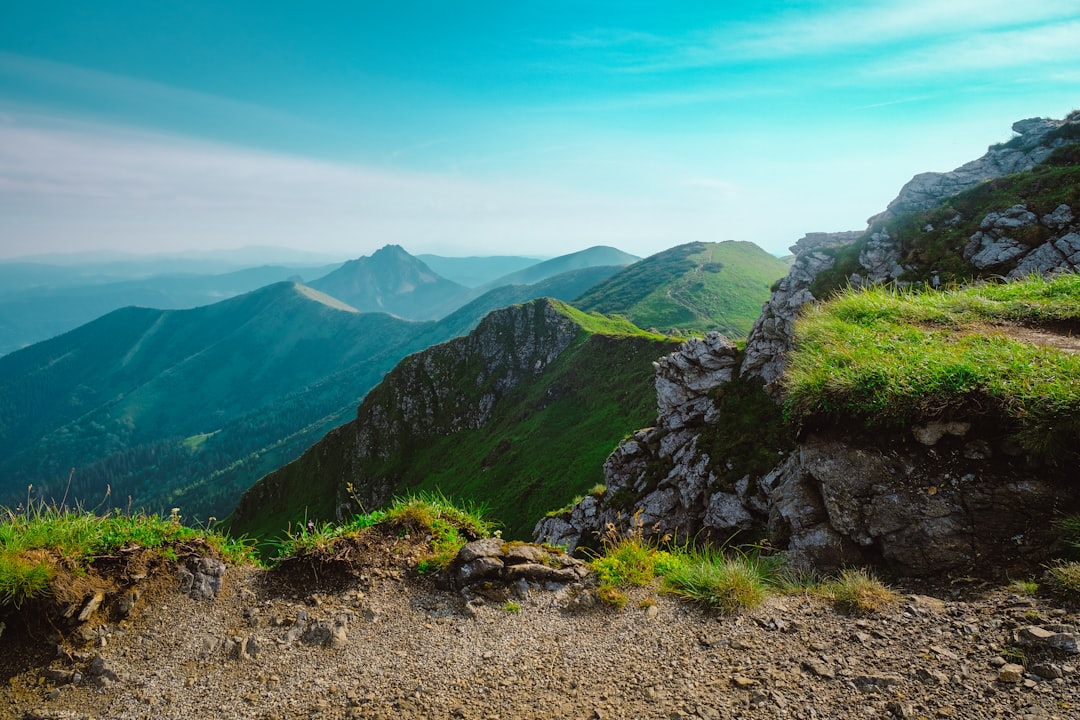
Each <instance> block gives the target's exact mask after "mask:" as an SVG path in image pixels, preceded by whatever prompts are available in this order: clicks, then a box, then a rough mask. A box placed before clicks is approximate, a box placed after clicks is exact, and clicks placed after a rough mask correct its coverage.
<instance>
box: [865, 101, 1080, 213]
mask: <svg viewBox="0 0 1080 720" xmlns="http://www.w3.org/2000/svg"><path fill="white" fill-rule="evenodd" d="M1075 115H1076V113H1073V114H1072V115H1070V116H1069V117H1067V118H1065V119H1064V120H1052V119H1049V118H1028V119H1027V120H1018V121H1016V122H1015V123H1013V125H1012V130H1013V132H1014V133H1016V137H1014V138H1013V139H1012V140H1010V141H1008V142H1005V143H1001V144H999V145H991V146H990V148H989V149H988V150H987V151H986V154H985V155H983V156H982V157H981V158H979V159H978V160H972V161H971V162H969V163H965V164H964V165H961V166H960V167H958V168H956V169H955V170H952V171H950V172H945V173H938V172H927V173H920V174H919V175H916V176H915V177H913V178H912V179H911V180H910V181H909V182H908V183H907V184H906V185H904V187H903V188H901V189H900V194H899V195H897V196H896V199H895V200H893V201H892V202H891V203H889V206H888V208H887V209H886V210H885V212H883V213H881V214H879V215H875V216H874V217H872V218H870V220H869V224H870V225H875V224H878V223H880V222H883V221H885V220H887V219H888V218H890V217H894V216H896V215H899V214H901V213H906V212H914V211H917V210H926V209H928V208H931V207H934V206H935V205H937V204H938V203H940V202H941V201H942V200H943V199H944V198H947V197H950V196H952V195H956V194H957V193H959V192H963V191H964V190H968V189H970V188H973V187H975V186H976V185H978V184H979V183H982V182H985V181H987V180H992V179H994V178H998V177H1002V176H1003V175H1011V174H1013V173H1018V172H1022V171H1024V170H1030V169H1031V168H1033V167H1035V166H1036V165H1038V164H1039V163H1041V162H1042V161H1043V160H1045V159H1046V158H1048V157H1049V156H1050V154H1051V153H1052V152H1054V150H1056V149H1058V148H1059V147H1061V146H1063V145H1066V144H1068V143H1070V142H1075V139H1069V138H1068V137H1067V136H1066V133H1063V132H1062V129H1063V128H1065V127H1066V126H1070V125H1072V126H1075V125H1077V124H1080V118H1077V117H1075Z"/></svg>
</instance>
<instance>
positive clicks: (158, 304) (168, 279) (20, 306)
mask: <svg viewBox="0 0 1080 720" xmlns="http://www.w3.org/2000/svg"><path fill="white" fill-rule="evenodd" d="M94 267H95V266H79V267H58V266H53V265H33V264H29V263H0V355H3V354H5V353H9V352H12V351H14V350H18V349H19V348H22V347H26V346H28V345H32V344H33V343H36V342H40V341H42V340H47V339H49V338H51V337H55V336H57V335H59V334H60V333H64V332H67V331H68V330H72V329H74V328H77V327H78V326H79V325H82V324H84V323H88V322H90V321H91V320H94V319H95V318H98V317H101V316H102V315H104V314H106V313H109V312H112V311H113V310H118V309H119V308H122V307H127V306H129V305H138V306H142V307H154V308H159V309H162V310H180V309H185V308H193V307H198V306H200V305H209V304H211V303H215V302H218V301H220V300H224V299H226V298H230V297H235V296H236V295H240V294H243V293H246V292H251V291H252V290H255V289H257V288H260V287H264V286H266V285H269V284H271V283H275V282H281V281H284V280H296V281H302V280H303V278H305V277H306V278H313V277H321V276H323V275H325V274H326V273H328V272H330V271H331V270H333V269H334V268H336V267H337V266H336V265H334V266H330V267H328V266H325V265H313V266H299V267H284V266H260V267H253V268H246V269H243V270H235V271H232V272H228V273H220V274H205V275H198V274H184V275H181V274H170V275H151V276H148V277H137V278H129V279H123V280H116V279H113V278H112V277H111V276H108V275H101V274H98V273H99V271H100V267H101V266H96V267H98V268H99V270H95V269H94ZM129 269H132V270H133V269H134V268H129Z"/></svg>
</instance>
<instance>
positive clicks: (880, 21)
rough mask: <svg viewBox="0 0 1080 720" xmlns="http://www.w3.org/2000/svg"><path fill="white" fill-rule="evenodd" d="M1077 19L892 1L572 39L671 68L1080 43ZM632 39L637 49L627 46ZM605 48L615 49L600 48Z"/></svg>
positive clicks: (989, 4) (636, 64) (617, 64)
mask: <svg viewBox="0 0 1080 720" xmlns="http://www.w3.org/2000/svg"><path fill="white" fill-rule="evenodd" d="M1077 20H1080V9H1078V8H1077V6H1076V4H1075V2H1072V1H1068V2H1066V1H1063V0H1045V1H1043V2H1039V3H1016V2H1010V1H1009V0H950V1H949V2H941V0H907V1H901V2H898V1H897V0H888V1H886V2H877V3H873V4H870V5H857V6H848V7H835V6H832V5H827V6H822V7H819V8H815V9H796V10H787V11H782V12H781V13H779V14H777V15H773V16H769V17H766V18H763V19H759V20H756V21H754V22H745V21H725V20H720V21H717V22H716V23H714V24H713V25H712V26H711V27H706V28H702V29H696V30H693V31H691V32H688V33H685V34H682V35H673V36H668V37H660V36H656V35H652V34H643V33H635V32H633V31H629V30H614V29H598V30H596V31H595V32H593V33H591V34H582V33H579V34H577V35H574V36H572V37H571V38H569V39H568V40H567V41H566V45H567V47H569V48H571V49H574V48H576V49H580V50H582V51H583V52H588V53H590V54H589V55H588V56H587V57H585V58H579V60H580V61H582V62H586V63H589V62H592V63H598V64H600V65H606V67H607V69H608V70H609V71H615V72H622V73H664V72H674V71H680V70H692V69H701V68H707V67H716V66H725V65H735V64H743V63H747V62H763V61H764V62H768V61H787V60H791V59H794V58H809V57H814V56H822V55H836V54H843V53H847V52H855V51H865V50H868V49H872V48H893V49H895V48H900V49H903V48H905V47H912V46H923V47H926V48H928V49H927V52H934V49H935V48H941V49H942V50H943V51H947V50H948V49H950V48H954V47H961V48H962V47H963V46H964V44H965V43H967V44H970V45H973V46H978V45H981V44H984V43H986V42H990V41H992V40H993V39H994V38H995V37H998V36H1000V35H1001V34H1002V33H1012V32H1015V33H1017V34H1018V35H1019V36H1020V37H1021V38H1025V37H1030V38H1032V39H1034V40H1037V39H1038V38H1040V37H1047V38H1050V39H1052V40H1053V41H1054V42H1055V45H1056V46H1060V45H1062V44H1063V43H1064V40H1063V38H1065V37H1067V36H1070V34H1071V37H1072V41H1073V43H1074V45H1077V46H1080V38H1078V37H1077V36H1076V34H1075V32H1076V31H1075V27H1074V25H1075V21H1077ZM631 45H633V46H634V48H635V49H636V50H637V51H638V52H636V53H628V52H626V49H627V47H628V46H631ZM602 50H611V52H610V53H607V54H602V53H600V52H597V51H602ZM1045 55H1046V54H1045V53H1036V52H1031V53H1028V54H1026V55H1025V54H1021V53H1016V52H1004V53H1003V54H1002V58H1000V59H998V60H997V66H999V67H1000V66H1005V65H1007V64H1009V63H1012V64H1021V63H1027V62H1033V61H1041V60H1042V59H1044V58H1045ZM1070 56H1071V54H1070ZM969 57H973V56H971V55H969ZM939 60H940V62H941V63H942V64H944V65H945V66H948V65H949V63H950V58H949V57H948V56H942V57H940V58H939ZM914 69H919V68H918V67H917V66H913V70H914Z"/></svg>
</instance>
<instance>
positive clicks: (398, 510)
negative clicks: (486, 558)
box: [275, 493, 495, 573]
mask: <svg viewBox="0 0 1080 720" xmlns="http://www.w3.org/2000/svg"><path fill="white" fill-rule="evenodd" d="M379 525H384V526H388V527H409V528H418V529H420V531H422V532H424V533H425V534H426V535H427V536H428V537H429V538H430V543H431V553H430V554H429V555H428V556H427V557H425V558H424V559H423V560H421V561H420V565H419V567H418V569H419V570H420V572H421V573H425V572H437V571H439V570H441V569H442V568H444V567H446V566H447V565H448V564H449V563H450V562H451V561H452V560H453V559H454V557H456V556H457V553H458V551H459V550H461V548H462V547H464V546H465V544H466V543H467V542H469V541H470V540H476V539H479V538H483V537H489V536H490V535H491V534H492V532H493V531H494V527H495V525H494V523H493V522H491V521H489V520H487V519H486V509H485V508H483V507H481V506H479V505H476V504H474V503H469V502H454V501H451V500H449V499H448V498H447V497H446V496H445V495H442V494H441V493H417V494H414V495H409V496H407V497H403V498H397V499H395V500H394V501H393V502H392V503H391V504H390V505H389V507H387V508H385V509H382V510H375V511H373V512H369V513H360V514H357V515H354V516H353V517H352V519H351V520H349V521H348V522H346V523H342V524H341V525H334V524H332V523H326V522H321V523H313V524H312V526H311V527H308V525H306V524H301V525H300V526H299V527H298V529H297V530H296V531H295V532H292V533H287V534H286V535H285V536H284V537H283V538H281V539H280V540H279V541H278V542H276V543H275V546H276V548H277V551H278V557H277V558H276V559H277V560H278V561H280V560H282V559H284V558H287V557H303V556H306V555H318V554H325V553H329V552H330V550H331V548H333V546H334V545H335V544H336V543H337V542H339V541H340V540H341V539H342V538H348V537H354V536H356V535H357V534H359V533H361V532H364V531H365V530H367V529H369V528H372V527H376V526H379Z"/></svg>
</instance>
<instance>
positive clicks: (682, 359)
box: [653, 332, 738, 430]
mask: <svg viewBox="0 0 1080 720" xmlns="http://www.w3.org/2000/svg"><path fill="white" fill-rule="evenodd" d="M736 365H738V350H737V349H736V347H735V343H733V342H731V341H730V340H728V339H727V338H726V337H724V336H723V335H721V334H720V333H718V332H711V333H708V334H707V335H706V336H705V337H704V339H699V338H690V340H688V341H687V342H686V344H685V345H683V346H682V347H681V348H680V349H679V351H678V352H675V353H672V354H671V355H667V356H665V357H662V358H660V360H659V361H658V362H655V363H653V366H654V367H655V368H656V404H657V410H658V413H659V414H658V416H657V417H659V418H660V423H661V425H663V426H664V427H666V428H669V429H672V430H675V429H678V428H682V427H687V426H689V425H693V424H696V423H700V422H702V421H706V422H708V421H711V420H715V419H716V418H715V417H710V414H709V413H710V410H712V409H713V405H712V403H711V402H710V400H709V397H708V394H709V391H710V390H713V389H714V388H716V386H717V385H721V384H723V383H726V382H729V381H730V380H731V378H732V377H733V375H734V373H735V367H736Z"/></svg>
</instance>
